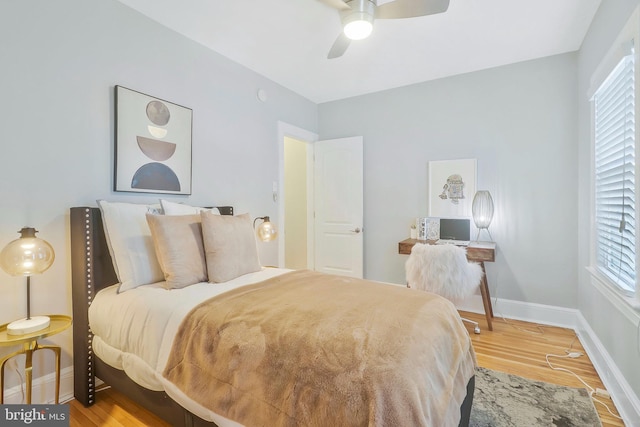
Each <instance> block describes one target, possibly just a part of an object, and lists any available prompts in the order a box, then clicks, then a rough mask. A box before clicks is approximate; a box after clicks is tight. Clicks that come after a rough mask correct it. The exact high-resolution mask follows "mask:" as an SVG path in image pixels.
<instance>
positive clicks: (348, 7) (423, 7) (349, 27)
mask: <svg viewBox="0 0 640 427" xmlns="http://www.w3.org/2000/svg"><path fill="white" fill-rule="evenodd" d="M319 1H321V2H322V3H324V4H326V5H328V6H330V7H332V8H334V9H337V10H338V11H339V12H340V19H341V21H342V26H343V32H341V33H340V35H339V36H338V38H337V39H336V41H335V42H334V43H333V46H331V49H330V50H329V54H328V55H327V58H328V59H333V58H337V57H339V56H342V55H343V54H344V53H345V51H346V50H347V48H348V47H349V44H350V43H351V40H362V39H364V38H367V37H368V36H369V34H371V31H372V30H373V21H374V20H375V19H399V18H415V17H418V16H425V15H434V14H436V13H442V12H445V11H446V10H447V9H448V8H449V0H394V1H391V2H388V3H385V4H382V5H380V6H378V5H377V0H344V1H343V0H319Z"/></svg>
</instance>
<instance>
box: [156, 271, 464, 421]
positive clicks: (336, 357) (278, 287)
mask: <svg viewBox="0 0 640 427" xmlns="http://www.w3.org/2000/svg"><path fill="white" fill-rule="evenodd" d="M474 368H475V355H474V353H473V348H472V347H471V341H470V339H469V336H468V333H467V331H466V329H465V328H464V326H462V322H461V321H460V319H459V317H458V313H457V312H456V310H455V308H454V306H453V305H452V304H451V303H450V302H448V301H447V300H445V299H443V298H441V297H438V296H435V295H432V294H429V293H426V292H421V291H416V290H413V289H407V288H404V287H399V286H391V285H386V284H382V283H376V282H371V281H366V280H360V279H353V278H347V277H342V276H332V275H326V274H320V273H315V272H310V271H306V270H305V271H294V272H290V273H286V274H284V275H282V276H278V277H275V278H272V279H269V280H266V281H264V282H260V283H257V284H254V285H249V286H245V287H242V288H239V289H236V290H233V291H230V292H227V293H224V294H222V295H220V296H217V297H215V298H212V299H210V300H208V301H206V302H204V303H202V304H200V305H199V306H197V307H195V308H194V309H193V310H192V311H191V313H190V314H189V315H188V316H187V317H186V318H185V320H184V321H183V323H182V325H181V326H180V330H179V332H178V334H177V335H176V338H175V340H174V343H173V348H172V352H171V356H170V358H169V361H168V363H167V367H166V369H165V371H164V376H165V377H166V378H167V379H168V380H170V381H171V382H173V383H174V384H176V386H177V387H178V388H180V389H181V390H182V391H183V392H184V393H185V394H186V395H187V396H189V397H190V398H191V399H193V400H195V401H196V402H198V403H200V404H201V405H202V406H204V407H206V408H208V409H210V410H211V411H213V412H215V413H217V414H219V415H222V416H224V417H227V418H229V419H232V420H235V421H237V422H239V423H242V424H244V425H246V426H329V425H331V426H338V425H339V426H366V425H369V426H409V425H410V426H438V427H443V426H457V425H458V423H459V419H460V405H461V404H462V401H463V399H464V397H465V395H466V389H465V387H466V384H467V382H468V380H469V379H470V378H471V376H473V374H474Z"/></svg>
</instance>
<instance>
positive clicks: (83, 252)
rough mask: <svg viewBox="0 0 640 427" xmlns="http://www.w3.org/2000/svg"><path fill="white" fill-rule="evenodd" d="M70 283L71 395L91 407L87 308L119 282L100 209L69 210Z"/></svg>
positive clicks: (225, 211)
mask: <svg viewBox="0 0 640 427" xmlns="http://www.w3.org/2000/svg"><path fill="white" fill-rule="evenodd" d="M218 210H219V211H220V213H221V214H222V215H233V207H232V206H220V207H218ZM71 282H72V300H73V361H74V363H73V369H74V378H73V381H74V394H75V397H76V399H78V400H79V401H80V402H81V403H83V404H84V405H91V404H93V402H94V401H95V375H96V372H95V366H96V363H95V360H94V358H93V350H92V349H91V342H92V339H93V334H92V332H91V329H90V328H89V313H88V311H89V306H90V305H91V302H92V301H93V297H94V295H95V294H96V292H98V291H99V290H100V289H103V288H105V287H107V286H111V285H113V284H115V283H117V282H118V278H117V276H116V273H115V270H114V269H113V262H112V261H111V255H110V254H109V248H108V247H107V239H106V237H105V234H104V228H103V226H102V216H101V213H100V209H99V208H95V207H73V208H71Z"/></svg>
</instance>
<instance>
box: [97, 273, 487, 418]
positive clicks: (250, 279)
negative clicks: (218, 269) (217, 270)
mask: <svg viewBox="0 0 640 427" xmlns="http://www.w3.org/2000/svg"><path fill="white" fill-rule="evenodd" d="M290 271H291V270H288V269H277V268H263V269H262V270H261V271H258V272H255V273H250V274H246V275H244V276H240V277H238V278H236V279H233V280H231V281H229V282H225V283H216V284H212V283H198V284H195V285H191V286H188V287H185V288H182V289H172V290H167V289H166V288H165V287H164V284H163V282H159V283H155V284H152V285H145V286H139V287H137V288H134V289H131V290H127V291H126V292H122V293H120V294H118V292H117V288H118V287H117V285H114V286H111V287H108V288H105V289H103V290H101V291H100V292H98V294H97V295H96V296H95V298H94V300H93V302H92V304H91V306H90V308H89V324H90V328H91V331H92V332H93V334H94V337H93V342H92V348H93V351H94V352H95V354H96V355H97V356H98V357H99V358H100V359H101V360H102V361H104V362H105V363H106V364H108V365H110V366H112V367H114V368H116V369H120V370H123V371H125V373H126V374H127V375H128V376H129V377H130V378H131V379H132V380H133V381H135V382H136V383H138V384H139V385H141V386H143V387H145V388H147V389H150V390H156V391H164V392H166V393H167V394H168V395H169V396H170V397H171V398H172V399H174V400H175V401H176V402H178V403H179V404H180V405H181V406H183V407H184V408H185V409H187V410H188V411H190V412H192V413H193V414H195V415H197V416H198V417H200V418H202V419H204V420H206V421H212V422H214V423H216V424H217V425H218V426H220V427H230V426H240V424H238V423H237V422H234V421H232V420H229V419H227V418H225V417H223V416H221V415H219V414H216V413H214V412H212V411H211V410H209V409H207V408H205V407H204V406H201V405H200V404H199V403H197V402H196V401H194V400H192V399H191V398H189V397H188V396H186V395H185V394H184V393H183V392H182V391H181V390H180V389H179V388H178V387H177V386H176V385H175V384H173V383H172V382H170V381H169V380H167V378H165V377H164V376H163V371H164V369H165V367H166V366H167V361H168V360H169V356H170V354H171V351H172V348H173V344H174V338H175V337H176V334H177V333H178V331H179V329H180V325H181V324H182V322H183V320H184V319H185V317H186V316H187V315H188V314H189V313H190V312H191V311H192V309H194V308H195V307H196V306H198V305H199V304H201V303H202V302H203V301H205V300H208V299H210V298H213V297H215V296H219V295H222V294H224V293H227V292H229V291H232V290H235V289H238V288H241V287H243V286H246V285H251V284H256V283H259V282H262V281H265V280H267V279H270V278H273V277H276V276H279V275H282V274H284V273H287V272H290ZM385 286H398V285H392V284H386V285H385ZM454 345H455V344H454ZM469 351H470V353H469V354H468V355H467V357H466V358H465V359H464V360H463V361H462V364H461V365H460V366H459V367H458V368H456V369H459V372H458V373H457V374H456V375H454V376H455V377H456V382H459V381H457V378H458V377H460V378H463V380H464V383H462V382H460V384H457V386H460V389H461V390H464V385H465V384H466V381H467V380H468V378H469V377H470V376H472V375H473V369H474V367H475V357H474V356H473V351H472V350H469ZM445 353H446V352H445ZM440 364H445V365H447V366H449V362H448V361H447V360H438V363H436V364H435V365H438V366H440ZM437 372H438V373H439V374H436V375H441V373H442V372H448V371H446V370H441V369H438V370H437ZM434 385H435V383H434ZM457 386H456V387H457ZM426 390H429V388H427V389H426ZM458 397H460V401H462V398H463V397H464V396H463V395H461V396H458Z"/></svg>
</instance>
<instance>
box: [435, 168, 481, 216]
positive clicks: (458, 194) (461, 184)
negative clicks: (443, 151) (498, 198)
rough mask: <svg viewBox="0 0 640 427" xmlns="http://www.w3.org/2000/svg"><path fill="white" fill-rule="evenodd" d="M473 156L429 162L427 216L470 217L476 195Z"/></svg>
mask: <svg viewBox="0 0 640 427" xmlns="http://www.w3.org/2000/svg"><path fill="white" fill-rule="evenodd" d="M476 163H477V162H476V159H461V160H439V161H431V162H429V198H428V200H429V216H430V217H440V218H468V217H471V204H472V202H473V196H474V195H475V194H476Z"/></svg>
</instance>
